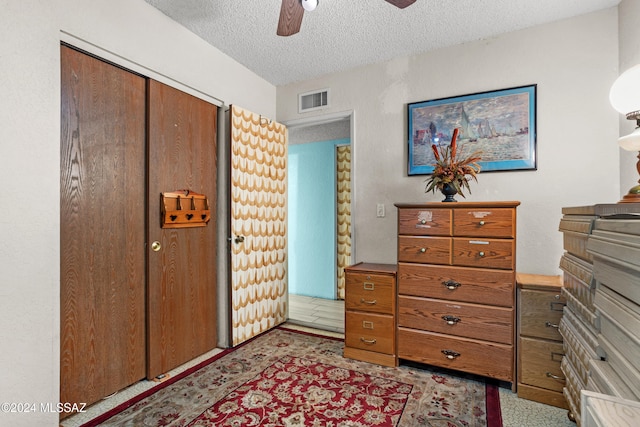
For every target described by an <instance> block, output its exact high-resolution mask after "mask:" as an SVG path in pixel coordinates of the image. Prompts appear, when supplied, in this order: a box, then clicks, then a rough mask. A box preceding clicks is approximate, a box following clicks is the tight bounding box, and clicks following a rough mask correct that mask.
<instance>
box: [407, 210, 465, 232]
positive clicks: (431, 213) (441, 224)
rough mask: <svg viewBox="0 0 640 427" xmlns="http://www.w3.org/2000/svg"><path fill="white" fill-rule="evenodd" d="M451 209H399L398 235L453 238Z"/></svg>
mask: <svg viewBox="0 0 640 427" xmlns="http://www.w3.org/2000/svg"><path fill="white" fill-rule="evenodd" d="M452 224H453V221H452V213H451V209H427V208H425V209H418V208H416V209H399V210H398V233H399V234H408V235H417V236H451V228H452Z"/></svg>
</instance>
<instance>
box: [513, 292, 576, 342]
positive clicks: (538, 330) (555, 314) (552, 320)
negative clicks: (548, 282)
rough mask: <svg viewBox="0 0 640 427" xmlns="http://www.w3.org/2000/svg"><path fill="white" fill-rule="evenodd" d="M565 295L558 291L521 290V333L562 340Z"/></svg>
mask: <svg viewBox="0 0 640 427" xmlns="http://www.w3.org/2000/svg"><path fill="white" fill-rule="evenodd" d="M564 306H565V299H564V297H562V296H560V289H558V292H545V291H535V290H530V289H521V290H520V306H519V313H520V334H521V335H528V336H532V337H538V338H545V339H549V340H556V341H562V335H560V332H558V326H559V325H560V319H561V318H562V310H563V309H564Z"/></svg>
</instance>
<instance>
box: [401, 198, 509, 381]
mask: <svg viewBox="0 0 640 427" xmlns="http://www.w3.org/2000/svg"><path fill="white" fill-rule="evenodd" d="M519 204H520V202H456V203H426V204H396V205H395V206H396V207H397V208H398V301H397V304H398V322H397V324H398V327H397V341H398V342H397V351H398V358H399V359H406V360H411V361H416V362H421V363H425V364H429V365H434V366H439V367H443V368H448V369H455V370H458V371H462V372H468V373H472V374H476V375H481V376H486V377H491V378H496V379H499V380H503V381H507V382H511V383H512V385H513V387H514V389H515V317H514V308H515V307H514V306H515V260H516V254H515V251H516V207H517V206H518V205H519Z"/></svg>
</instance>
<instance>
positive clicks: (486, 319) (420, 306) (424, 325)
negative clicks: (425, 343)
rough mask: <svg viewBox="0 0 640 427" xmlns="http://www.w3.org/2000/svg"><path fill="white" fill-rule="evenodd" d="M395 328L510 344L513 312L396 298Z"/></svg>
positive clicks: (436, 301)
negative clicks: (396, 317)
mask: <svg viewBox="0 0 640 427" xmlns="http://www.w3.org/2000/svg"><path fill="white" fill-rule="evenodd" d="M398 326H405V327H407V328H414V329H421V330H425V331H431V332H438V333H441V334H450V335H455V336H459V337H466V338H476V339H480V340H487V341H495V342H499V343H503V344H512V343H513V310H512V309H510V308H503V307H492V306H488V305H480V304H468V303H461V302H457V301H455V302H454V301H441V300H434V299H429V298H417V297H406V296H399V297H398Z"/></svg>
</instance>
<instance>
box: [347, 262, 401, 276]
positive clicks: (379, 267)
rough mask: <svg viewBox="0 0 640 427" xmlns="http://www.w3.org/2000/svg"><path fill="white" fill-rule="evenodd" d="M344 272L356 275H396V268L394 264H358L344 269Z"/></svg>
mask: <svg viewBox="0 0 640 427" xmlns="http://www.w3.org/2000/svg"><path fill="white" fill-rule="evenodd" d="M344 269H345V270H348V271H353V272H357V273H364V272H373V273H392V274H396V271H397V270H398V266H397V265H396V264H379V263H374V262H359V263H358V264H354V265H351V266H349V267H345V268H344Z"/></svg>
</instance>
